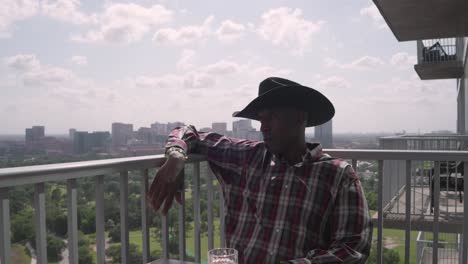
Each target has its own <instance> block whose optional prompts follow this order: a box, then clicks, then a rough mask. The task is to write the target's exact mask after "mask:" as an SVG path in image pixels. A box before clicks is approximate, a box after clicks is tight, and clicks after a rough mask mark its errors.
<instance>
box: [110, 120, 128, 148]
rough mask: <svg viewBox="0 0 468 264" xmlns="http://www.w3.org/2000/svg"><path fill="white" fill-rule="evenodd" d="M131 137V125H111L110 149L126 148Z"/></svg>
mask: <svg viewBox="0 0 468 264" xmlns="http://www.w3.org/2000/svg"><path fill="white" fill-rule="evenodd" d="M132 137H133V125H132V124H124V123H112V148H113V149H118V148H119V147H122V146H126V145H127V142H128V141H129V140H130V139H132Z"/></svg>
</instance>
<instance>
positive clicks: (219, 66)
mask: <svg viewBox="0 0 468 264" xmlns="http://www.w3.org/2000/svg"><path fill="white" fill-rule="evenodd" d="M241 68H242V66H241V65H239V64H237V63H235V62H233V61H226V60H220V61H218V62H216V63H213V64H210V65H207V66H206V67H204V71H205V72H206V73H208V74H213V75H226V74H233V73H238V72H240V71H241Z"/></svg>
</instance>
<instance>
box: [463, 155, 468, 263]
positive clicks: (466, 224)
mask: <svg viewBox="0 0 468 264" xmlns="http://www.w3.org/2000/svg"><path fill="white" fill-rule="evenodd" d="M463 169H464V175H466V173H468V160H465V161H463ZM464 178H465V179H466V177H464ZM467 195H468V182H467V181H466V180H465V182H464V183H463V216H464V217H463V219H465V221H463V239H462V247H463V249H462V263H468V221H466V218H467V214H468V198H467Z"/></svg>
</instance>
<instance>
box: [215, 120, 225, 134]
mask: <svg viewBox="0 0 468 264" xmlns="http://www.w3.org/2000/svg"><path fill="white" fill-rule="evenodd" d="M211 129H212V130H213V132H215V133H218V134H221V135H226V132H227V123H226V122H213V123H212V124H211Z"/></svg>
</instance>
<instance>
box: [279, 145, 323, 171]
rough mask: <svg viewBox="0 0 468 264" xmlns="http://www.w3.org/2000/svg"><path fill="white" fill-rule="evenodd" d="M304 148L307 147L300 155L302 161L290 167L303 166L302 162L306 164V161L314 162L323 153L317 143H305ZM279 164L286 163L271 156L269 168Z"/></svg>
mask: <svg viewBox="0 0 468 264" xmlns="http://www.w3.org/2000/svg"><path fill="white" fill-rule="evenodd" d="M306 146H307V149H306V152H305V153H304V155H302V161H300V162H298V163H296V164H294V165H292V166H294V167H301V166H302V165H303V164H304V162H307V161H311V162H314V161H317V160H319V159H320V158H321V156H322V153H323V152H322V145H320V144H319V143H306ZM281 163H285V164H287V161H286V160H284V159H283V158H281V157H278V156H276V155H275V154H272V155H271V162H270V165H271V166H274V165H275V164H281Z"/></svg>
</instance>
